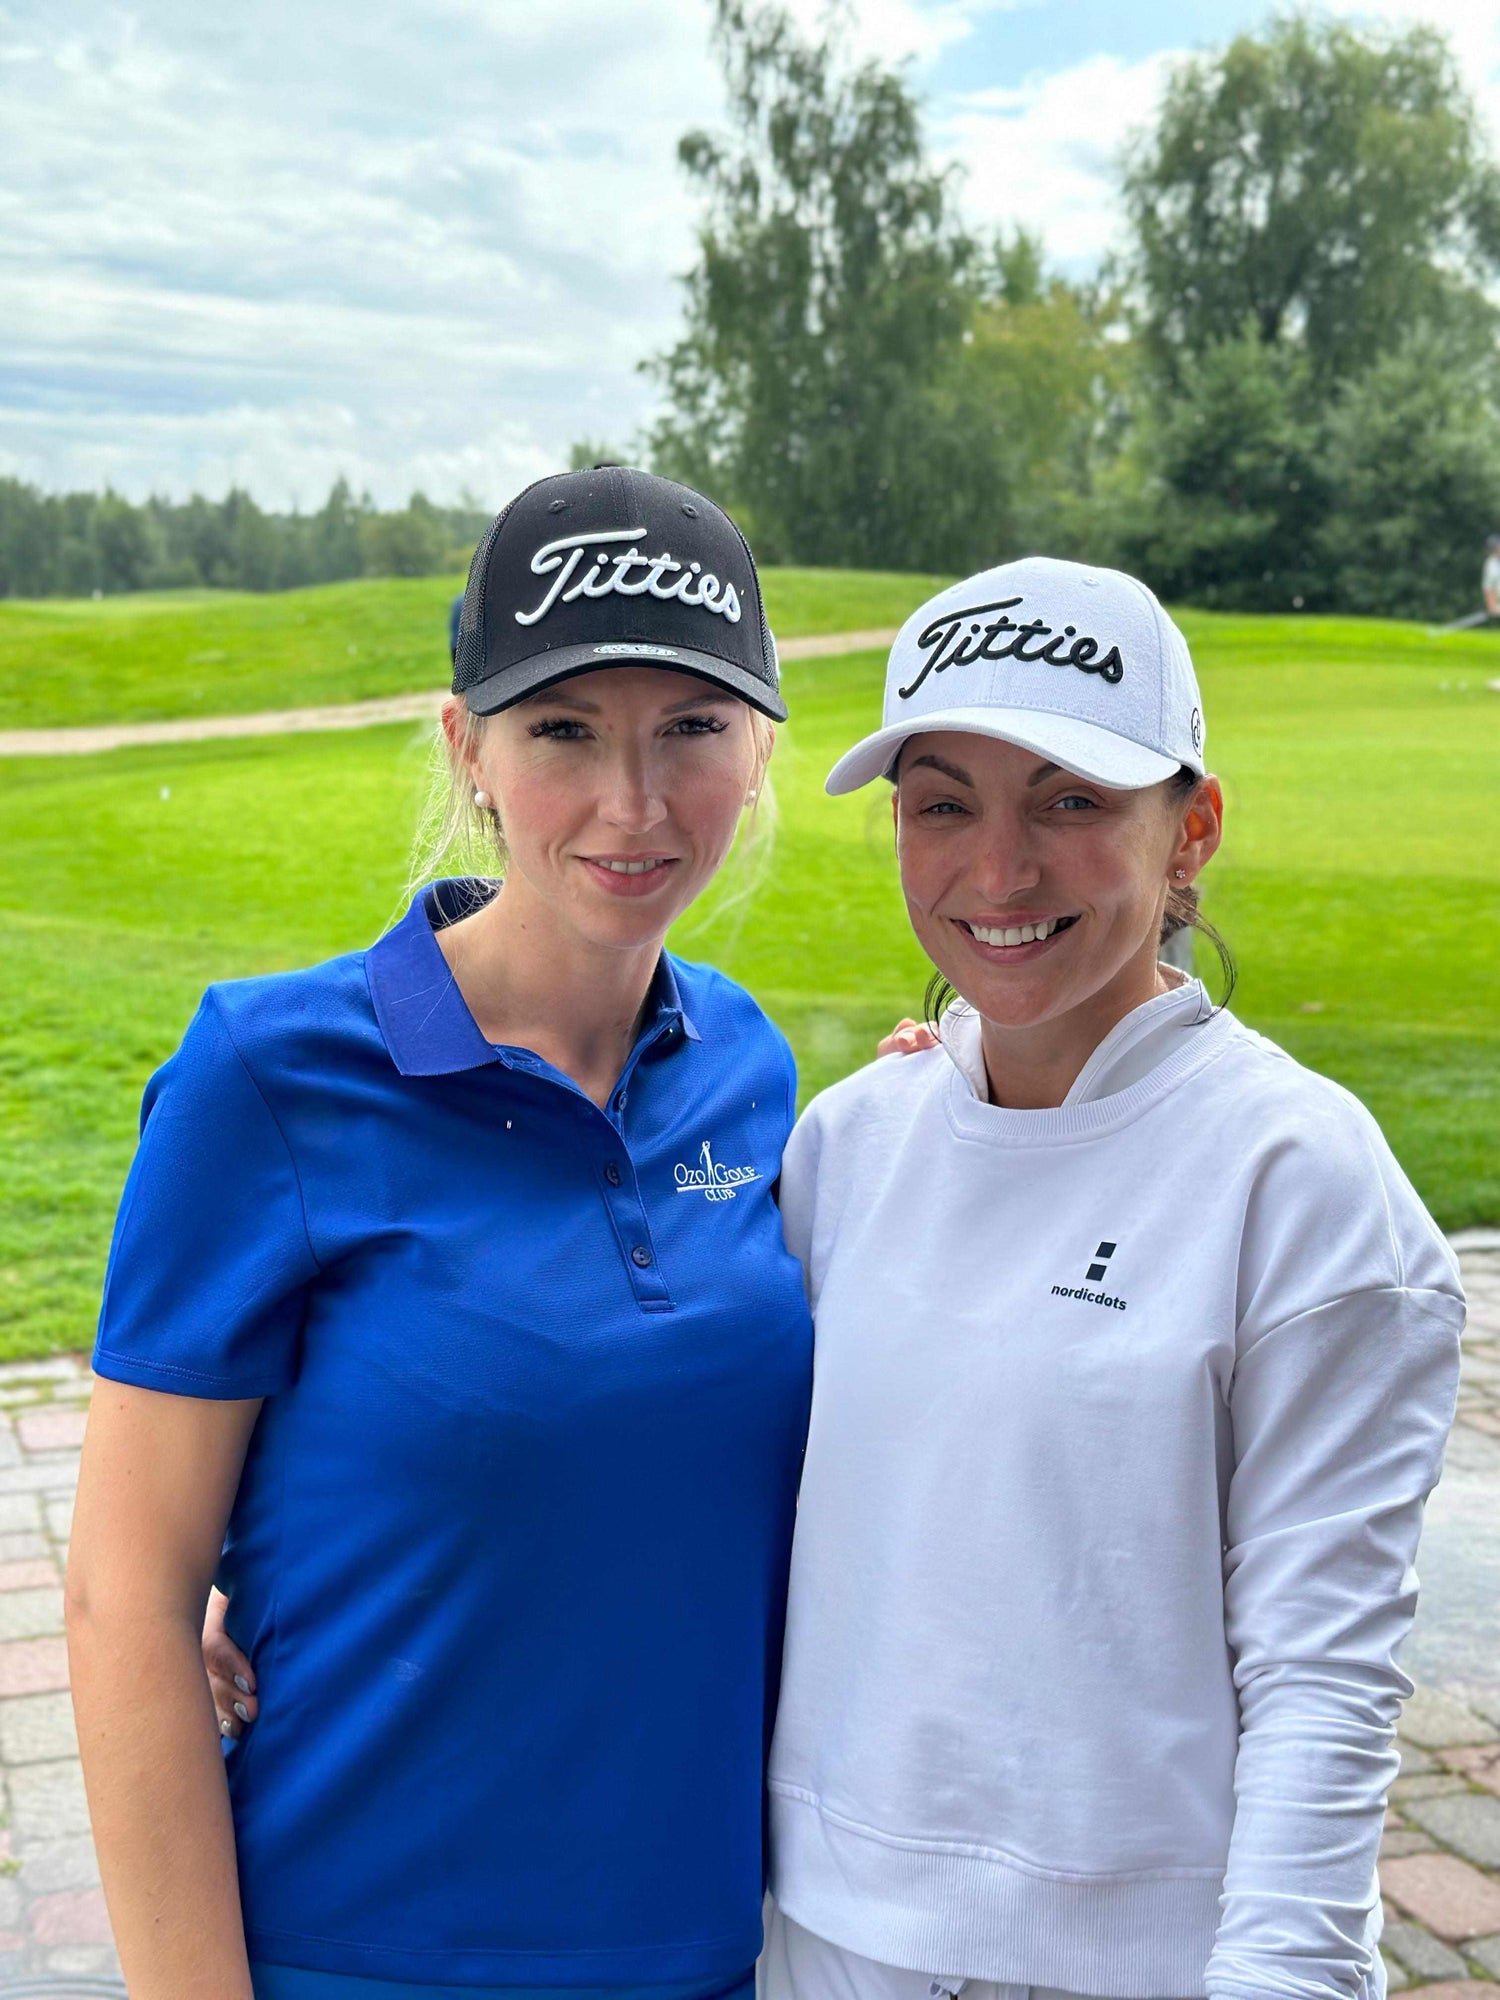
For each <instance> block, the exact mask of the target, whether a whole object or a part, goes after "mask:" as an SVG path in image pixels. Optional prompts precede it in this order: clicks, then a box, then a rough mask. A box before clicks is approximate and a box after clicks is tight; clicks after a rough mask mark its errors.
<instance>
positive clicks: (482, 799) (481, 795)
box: [474, 792, 495, 813]
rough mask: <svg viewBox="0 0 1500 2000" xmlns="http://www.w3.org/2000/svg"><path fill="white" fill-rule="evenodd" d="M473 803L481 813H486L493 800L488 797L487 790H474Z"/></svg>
mask: <svg viewBox="0 0 1500 2000" xmlns="http://www.w3.org/2000/svg"><path fill="white" fill-rule="evenodd" d="M474 803H475V805H476V806H478V808H479V810H480V811H481V812H482V813H487V812H488V811H489V809H490V807H491V806H492V805H493V804H494V803H495V801H494V800H493V799H492V798H491V797H490V795H489V793H488V792H476V793H475V794H474Z"/></svg>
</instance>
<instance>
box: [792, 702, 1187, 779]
mask: <svg viewBox="0 0 1500 2000" xmlns="http://www.w3.org/2000/svg"><path fill="white" fill-rule="evenodd" d="M945 729H951V730H954V731H956V732H957V733H958V734H960V735H963V736H994V737H997V738H998V739H999V740H1000V742H1002V743H1015V744H1017V745H1019V747H1020V748H1021V749H1023V750H1033V751H1035V753H1036V754H1037V756H1038V757H1046V758H1048V759H1050V761H1051V762H1052V763H1054V764H1060V765H1061V766H1062V768H1063V769H1064V770H1065V771H1072V772H1074V773H1075V774H1076V775H1077V776H1078V777H1080V778H1089V779H1092V781H1093V782H1094V783H1095V784H1096V785H1109V786H1112V787H1113V788H1114V789H1116V790H1118V791H1123V792H1136V791H1141V790H1142V789H1143V788H1144V787H1145V786H1147V785H1159V784H1160V783H1161V782H1162V780H1163V779H1165V778H1170V777H1171V776H1172V775H1173V773H1174V772H1176V771H1178V770H1179V769H1180V768H1181V761H1182V760H1180V759H1178V758H1176V757H1164V756H1163V755H1162V754H1161V753H1160V751H1157V750H1148V749H1146V748H1145V747H1144V746H1143V745H1141V744H1139V743H1132V742H1131V741H1130V740H1129V738H1128V737H1124V736H1117V735H1116V734H1115V732H1114V731H1113V730H1112V729H1101V728H1100V726H1099V724H1098V723H1096V722H1080V721H1079V720H1078V718H1077V717H1076V716H1073V715H1049V714H1047V713H1046V712H1045V711H1044V710H1040V709H1035V708H950V709H946V710H943V711H940V712H937V713H934V714H931V715H924V716H922V717H921V718H920V720H913V721H911V722H898V723H893V724H892V725H891V727H890V728H888V729H878V730H876V732H875V734H874V735H873V736H867V737H866V738H865V739H864V741H863V742H862V743H856V744H855V746H854V748H853V749H852V750H848V751H846V752H845V753H844V755H843V756H842V757H840V759H839V761H838V762H837V763H836V764H835V765H834V767H833V769H832V770H831V771H830V772H829V773H828V777H827V779H826V781H825V786H824V789H825V790H827V791H829V792H832V793H834V794H835V795H837V794H838V793H840V792H857V791H858V790H859V788H860V786H861V785H868V784H869V783H870V781H871V779H872V778H879V777H881V776H883V775H884V773H885V772H887V771H888V770H889V769H890V767H891V765H892V764H893V763H894V762H895V758H896V753H897V752H898V751H899V750H900V748H901V745H902V744H903V743H906V742H908V741H910V739H911V738H912V737H913V736H931V735H933V734H935V733H936V732H937V731H938V730H945Z"/></svg>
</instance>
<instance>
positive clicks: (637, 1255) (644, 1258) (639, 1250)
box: [630, 1243, 651, 1271]
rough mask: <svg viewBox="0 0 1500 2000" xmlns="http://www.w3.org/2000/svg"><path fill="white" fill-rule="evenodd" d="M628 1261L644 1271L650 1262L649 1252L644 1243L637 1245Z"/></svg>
mask: <svg viewBox="0 0 1500 2000" xmlns="http://www.w3.org/2000/svg"><path fill="white" fill-rule="evenodd" d="M630 1261H631V1263H632V1264H638V1265H639V1266H640V1268H641V1269H642V1270H643V1271H644V1270H645V1268H646V1266H647V1265H648V1264H649V1263H650V1262H651V1252H650V1251H649V1250H648V1249H647V1248H646V1246H645V1244H644V1243H637V1244H636V1246H635V1248H634V1249H633V1250H632V1251H631V1253H630Z"/></svg>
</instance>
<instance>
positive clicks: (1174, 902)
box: [922, 764, 1240, 1028]
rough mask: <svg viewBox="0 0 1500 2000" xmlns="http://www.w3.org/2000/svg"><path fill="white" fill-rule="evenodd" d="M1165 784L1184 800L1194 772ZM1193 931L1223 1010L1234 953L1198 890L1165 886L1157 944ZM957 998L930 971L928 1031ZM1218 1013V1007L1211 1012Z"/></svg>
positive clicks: (1235, 972)
mask: <svg viewBox="0 0 1500 2000" xmlns="http://www.w3.org/2000/svg"><path fill="white" fill-rule="evenodd" d="M1166 782H1167V783H1168V784H1169V785H1170V786H1171V787H1172V790H1173V792H1174V794H1175V795H1176V797H1177V798H1179V799H1180V798H1184V797H1186V795H1187V794H1188V793H1190V792H1191V791H1192V790H1193V789H1194V787H1195V786H1196V785H1197V784H1198V782H1199V779H1198V773H1197V772H1196V771H1194V770H1191V769H1190V768H1189V767H1188V766H1187V765H1186V764H1183V765H1181V766H1179V768H1178V769H1177V771H1176V772H1175V773H1174V774H1173V776H1172V777H1170V778H1168V779H1167V780H1166ZM1185 930H1194V931H1197V932H1198V934H1199V936H1200V937H1203V938H1205V939H1207V941H1208V943H1209V944H1210V945H1211V946H1212V947H1213V949H1214V951H1215V952H1216V953H1217V954H1218V960H1219V970H1220V972H1221V973H1222V974H1223V976H1224V991H1223V993H1222V994H1221V995H1220V996H1219V1003H1218V1006H1219V1007H1227V1006H1228V1005H1229V1003H1230V1001H1231V1000H1232V999H1233V997H1234V989H1235V987H1236V986H1237V985H1238V983H1239V976H1240V974H1239V967H1238V966H1237V965H1236V964H1235V962H1234V953H1233V952H1232V951H1231V950H1230V949H1229V946H1228V944H1227V943H1226V942H1225V940H1224V938H1223V937H1222V936H1221V935H1220V934H1219V931H1218V929H1217V928H1216V926H1215V925H1213V924H1211V923H1210V922H1209V920H1208V918H1207V917H1205V916H1204V914H1203V911H1202V908H1201V906H1200V903H1199V898H1198V891H1197V889H1196V888H1195V887H1193V886H1191V885H1190V886H1189V887H1188V888H1186V889H1179V888H1177V887H1176V886H1175V885H1174V884H1169V885H1168V887H1167V907H1166V909H1165V910H1164V911H1163V912H1162V920H1161V940H1160V941H1161V943H1162V944H1165V943H1166V941H1167V939H1168V938H1169V937H1175V936H1176V935H1177V933H1178V932H1179V931H1185ZM957 998H958V994H957V992H956V990H955V988H954V987H953V986H952V984H951V983H950V982H949V981H948V979H947V978H945V977H944V975H943V974H942V973H941V972H934V973H933V975H932V977H931V979H929V980H928V982H927V991H926V993H925V994H924V995H923V997H922V1015H923V1018H924V1020H925V1021H926V1022H927V1025H928V1026H929V1027H930V1028H936V1027H937V1025H938V1022H939V1021H940V1020H941V1019H942V1017H943V1015H944V1014H945V1013H946V1011H947V1009H948V1007H949V1005H950V1004H951V1003H952V1002H953V1001H954V1000H956V999H957ZM1214 1011H1215V1012H1216V1013H1217V1012H1218V1008H1215V1010H1214Z"/></svg>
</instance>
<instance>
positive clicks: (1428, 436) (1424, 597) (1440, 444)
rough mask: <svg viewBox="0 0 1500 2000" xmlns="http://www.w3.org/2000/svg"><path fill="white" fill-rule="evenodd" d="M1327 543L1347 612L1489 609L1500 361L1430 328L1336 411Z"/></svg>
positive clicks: (1334, 586) (1440, 613)
mask: <svg viewBox="0 0 1500 2000" xmlns="http://www.w3.org/2000/svg"><path fill="white" fill-rule="evenodd" d="M1324 476H1325V477H1326V479H1327V481H1328V483H1329V486H1330V487H1331V489H1332V490H1333V492H1335V493H1336V494H1337V496H1338V505H1337V507H1336V508H1335V509H1332V510H1331V511H1330V512H1329V514H1328V516H1327V519H1326V521H1325V522H1324V525H1323V527H1322V530H1321V533H1320V535H1319V539H1318V552H1319V556H1320V559H1321V561H1322V563H1323V564H1324V566H1325V569H1326V573H1327V578H1328V585H1327V587H1328V591H1329V595H1330V597H1331V598H1332V599H1333V601H1334V602H1336V603H1337V604H1338V605H1339V606H1340V608H1341V609H1343V610H1347V611H1357V612H1367V613H1370V614H1372V615H1378V616H1384V617H1396V618H1450V617H1452V616H1453V614H1454V611H1455V610H1460V611H1461V610H1463V609H1465V608H1467V607H1468V606H1469V605H1477V603H1478V566H1479V544H1480V540H1481V537H1482V535H1483V534H1484V533H1485V532H1486V531H1493V530H1494V529H1495V528H1496V527H1497V526H1500V380H1497V368H1496V363H1495V360H1494V358H1493V357H1492V356H1484V357H1482V358H1481V357H1476V356H1475V355H1474V354H1473V352H1472V351H1470V350H1469V349H1467V348H1466V347H1465V346H1463V345H1460V344H1456V343H1455V342H1454V341H1453V339H1452V338H1451V337H1445V336H1443V335H1441V334H1438V333H1435V332H1434V331H1433V330H1432V329H1430V328H1418V329H1417V330H1416V331H1415V332H1414V333H1413V334H1411V335H1410V336H1409V337H1408V338H1407V340H1406V341H1404V342H1403V344H1402V345H1401V346H1400V347H1399V348H1397V349H1396V350H1395V351H1394V352H1392V353H1390V354H1386V355H1383V356H1382V357H1381V358H1380V360H1378V361H1377V362H1375V363H1374V364H1373V365H1372V367H1371V368H1370V369H1369V370H1368V371H1367V372H1366V373H1365V374H1364V375H1363V376H1361V377H1360V378H1359V379H1358V380H1357V381H1355V382H1353V383H1350V384H1349V385H1348V386H1347V387H1346V388H1345V390H1344V391H1343V393H1342V394H1341V395H1340V397H1339V399H1338V402H1337V404H1336V406H1335V407H1334V409H1333V411H1332V412H1331V414H1330V416H1329V419H1328V424H1327V429H1326V443H1325V447H1324Z"/></svg>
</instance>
